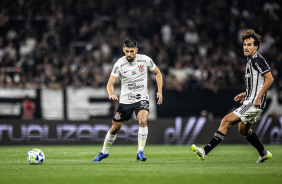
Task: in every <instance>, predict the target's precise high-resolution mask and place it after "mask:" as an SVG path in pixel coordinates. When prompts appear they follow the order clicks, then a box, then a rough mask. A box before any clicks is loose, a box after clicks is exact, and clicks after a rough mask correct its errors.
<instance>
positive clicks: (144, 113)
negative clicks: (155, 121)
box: [135, 101, 149, 161]
mask: <svg viewBox="0 0 282 184" xmlns="http://www.w3.org/2000/svg"><path fill="white" fill-rule="evenodd" d="M135 114H136V115H137V119H138V123H139V130H138V150H137V156H136V158H137V160H139V161H146V160H147V158H146V157H145V155H144V148H145V145H146V141H147V137H148V126H147V119H148V116H149V102H148V101H140V102H139V103H138V104H137V105H136V109H135Z"/></svg>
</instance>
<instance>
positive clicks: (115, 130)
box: [110, 124, 121, 135]
mask: <svg viewBox="0 0 282 184" xmlns="http://www.w3.org/2000/svg"><path fill="white" fill-rule="evenodd" d="M120 129H121V126H118V125H116V124H113V125H112V127H111V129H110V134H112V135H115V134H117V133H118V132H119V131H120Z"/></svg>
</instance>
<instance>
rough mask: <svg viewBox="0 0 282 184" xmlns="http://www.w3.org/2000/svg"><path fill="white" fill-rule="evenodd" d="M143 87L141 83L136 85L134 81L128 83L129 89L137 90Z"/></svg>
mask: <svg viewBox="0 0 282 184" xmlns="http://www.w3.org/2000/svg"><path fill="white" fill-rule="evenodd" d="M143 88H144V85H143V84H141V85H137V84H136V83H131V84H128V89H129V90H137V89H143Z"/></svg>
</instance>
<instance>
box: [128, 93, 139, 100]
mask: <svg viewBox="0 0 282 184" xmlns="http://www.w3.org/2000/svg"><path fill="white" fill-rule="evenodd" d="M140 98H141V95H140V94H137V95H134V94H129V95H128V100H135V99H137V100H139V99H140Z"/></svg>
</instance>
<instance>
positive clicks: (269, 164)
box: [0, 145, 282, 184]
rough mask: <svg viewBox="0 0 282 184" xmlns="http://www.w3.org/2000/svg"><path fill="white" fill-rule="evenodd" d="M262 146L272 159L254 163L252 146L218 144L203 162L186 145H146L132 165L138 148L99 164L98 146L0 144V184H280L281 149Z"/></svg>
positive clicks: (113, 153) (116, 149)
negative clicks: (32, 158)
mask: <svg viewBox="0 0 282 184" xmlns="http://www.w3.org/2000/svg"><path fill="white" fill-rule="evenodd" d="M34 147H36V148H39V149H41V150H42V151H43V152H44V153H45V162H44V163H43V164H42V165H29V164H28V162H27V160H26V154H27V152H28V151H29V150H30V149H32V148H34ZM265 147H266V148H267V149H268V150H269V151H271V152H272V154H273V158H272V159H271V160H268V161H266V162H265V163H262V164H258V163H256V161H257V159H258V153H257V151H256V150H255V149H254V148H253V147H252V146H250V145H219V146H218V147H216V148H215V149H214V150H213V151H212V152H211V153H210V154H209V155H208V157H207V159H206V160H204V161H200V160H198V159H197V157H196V155H195V154H194V153H193V152H192V150H191V149H190V146H155V145H147V146H146V148H145V152H144V153H145V155H146V157H147V158H148V160H147V161H146V162H137V161H136V152H137V146H120V145H113V146H112V148H111V149H110V156H109V157H108V158H106V159H104V160H103V161H101V162H99V163H96V162H95V163H93V162H92V159H93V158H94V157H95V156H96V155H97V153H98V152H99V151H100V150H101V146H42V145H41V146H0V184H6V183H7V184H14V183H17V184H20V183H29V184H30V183H40V184H44V183H50V184H57V183H58V184H61V183H66V184H71V183H78V184H86V183H97V184H98V183H99V184H103V183H112V184H117V183H122V184H126V183H133V184H138V183H142V184H147V183H154V184H158V183H160V184H164V183H172V184H177V183H204V184H207V183H213V184H221V183H222V184H230V183H240V184H244V183H246V184H252V183H254V184H259V183H263V184H265V183H268V184H276V183H277V184H278V183H279V184H281V183H282V146H271V145H266V146H265Z"/></svg>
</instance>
